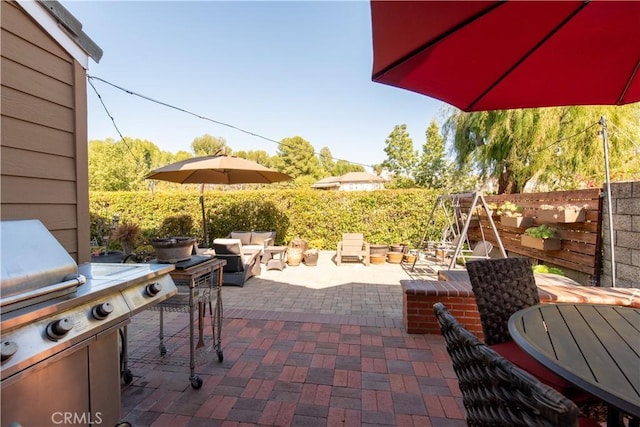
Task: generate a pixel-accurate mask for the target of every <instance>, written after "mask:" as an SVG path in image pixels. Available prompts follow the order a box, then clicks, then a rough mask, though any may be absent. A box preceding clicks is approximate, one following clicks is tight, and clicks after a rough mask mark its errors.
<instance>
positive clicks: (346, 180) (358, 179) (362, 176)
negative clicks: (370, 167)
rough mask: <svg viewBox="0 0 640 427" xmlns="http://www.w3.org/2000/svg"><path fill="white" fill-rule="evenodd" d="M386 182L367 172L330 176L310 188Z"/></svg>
mask: <svg viewBox="0 0 640 427" xmlns="http://www.w3.org/2000/svg"><path fill="white" fill-rule="evenodd" d="M386 181H387V180H386V179H384V178H382V177H380V176H377V175H372V174H370V173H367V172H349V173H346V174H344V175H342V176H330V177H328V178H323V179H321V180H320V181H317V182H315V183H314V184H313V185H311V188H333V187H340V186H341V185H343V184H353V183H383V182H386Z"/></svg>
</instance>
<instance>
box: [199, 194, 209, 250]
mask: <svg viewBox="0 0 640 427" xmlns="http://www.w3.org/2000/svg"><path fill="white" fill-rule="evenodd" d="M200 208H201V209H202V232H203V233H204V245H205V247H206V248H207V249H209V233H207V219H206V217H205V215H204V184H202V187H200Z"/></svg>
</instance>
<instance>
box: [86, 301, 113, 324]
mask: <svg viewBox="0 0 640 427" xmlns="http://www.w3.org/2000/svg"><path fill="white" fill-rule="evenodd" d="M111 313H113V305H111V303H110V302H103V303H102V304H98V305H96V306H94V307H93V308H92V309H91V315H92V316H93V318H94V319H96V320H104V319H106V318H107V317H108V316H109V315H110V314H111Z"/></svg>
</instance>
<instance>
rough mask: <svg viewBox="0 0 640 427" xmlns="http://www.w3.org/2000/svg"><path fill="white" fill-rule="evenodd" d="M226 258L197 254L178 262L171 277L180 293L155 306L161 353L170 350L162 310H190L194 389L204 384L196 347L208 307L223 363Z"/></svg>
mask: <svg viewBox="0 0 640 427" xmlns="http://www.w3.org/2000/svg"><path fill="white" fill-rule="evenodd" d="M226 263H227V262H226V260H223V259H218V258H211V257H209V256H198V255H194V256H192V257H191V258H190V259H188V260H186V261H181V262H178V263H176V264H175V266H176V268H175V270H173V271H172V272H171V273H169V274H170V275H171V278H172V279H173V281H174V282H175V284H176V286H177V287H178V294H177V295H176V296H174V297H173V298H170V299H168V300H166V301H164V302H162V303H160V304H158V305H156V306H154V307H152V309H154V310H158V311H159V312H160V334H159V338H160V345H159V350H160V354H161V355H165V354H166V353H167V348H166V346H165V343H164V324H163V323H164V319H163V311H164V310H167V311H187V312H188V313H189V367H190V369H191V373H190V376H189V381H190V382H191V386H192V387H193V388H194V389H199V388H200V387H202V378H200V377H199V376H198V375H196V374H195V368H196V350H197V349H196V346H200V344H201V340H202V334H203V328H204V317H205V316H204V313H205V310H206V306H207V305H208V306H209V317H210V320H211V330H212V334H213V337H212V338H213V349H215V351H216V354H217V356H218V361H219V362H222V361H223V359H224V355H223V352H222V267H224V265H225V264H226ZM196 311H197V313H198V329H199V330H198V333H199V338H198V343H197V344H196V340H195V327H194V320H195V319H194V313H195V312H196Z"/></svg>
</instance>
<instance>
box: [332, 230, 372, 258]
mask: <svg viewBox="0 0 640 427" xmlns="http://www.w3.org/2000/svg"><path fill="white" fill-rule="evenodd" d="M343 257H347V258H357V259H358V261H360V259H362V261H363V262H364V265H369V259H370V255H369V243H368V242H365V240H364V236H363V235H362V233H342V241H341V242H338V250H337V253H336V264H337V265H340V264H342V258H343Z"/></svg>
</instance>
